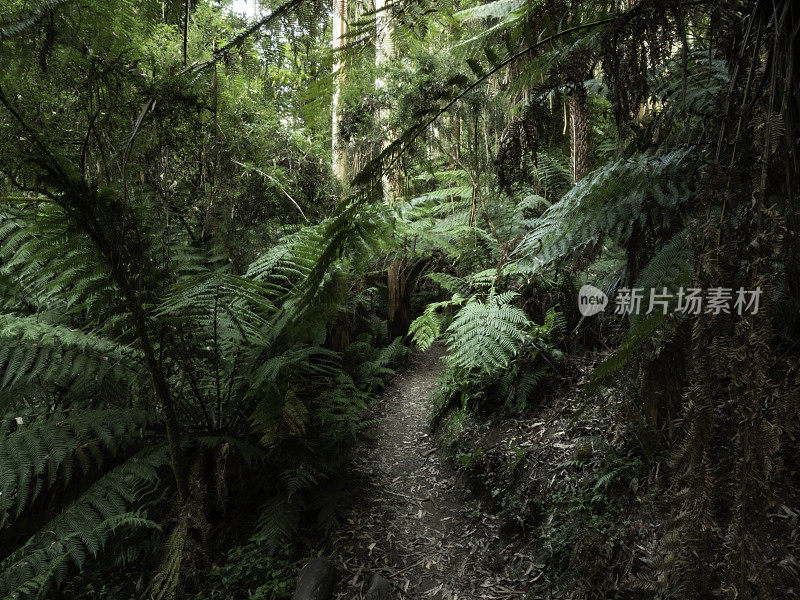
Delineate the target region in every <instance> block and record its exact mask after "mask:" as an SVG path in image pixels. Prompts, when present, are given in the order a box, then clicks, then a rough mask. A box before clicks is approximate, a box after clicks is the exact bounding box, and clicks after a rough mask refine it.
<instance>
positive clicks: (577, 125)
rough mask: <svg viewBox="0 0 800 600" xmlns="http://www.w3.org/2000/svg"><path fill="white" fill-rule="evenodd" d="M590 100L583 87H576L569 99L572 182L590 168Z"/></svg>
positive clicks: (581, 176)
mask: <svg viewBox="0 0 800 600" xmlns="http://www.w3.org/2000/svg"><path fill="white" fill-rule="evenodd" d="M588 100H589V99H588V97H587V96H586V90H584V89H583V86H576V87H575V90H574V91H573V92H572V94H571V95H570V97H569V123H570V140H569V148H570V171H571V173H572V181H578V180H579V179H582V178H583V176H584V175H586V171H587V170H588V168H589V119H588V115H587V113H588V106H589V101H588Z"/></svg>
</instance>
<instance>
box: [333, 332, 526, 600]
mask: <svg viewBox="0 0 800 600" xmlns="http://www.w3.org/2000/svg"><path fill="white" fill-rule="evenodd" d="M441 356H442V351H441V349H439V348H436V347H434V348H432V349H431V350H429V351H427V352H425V353H420V354H415V355H414V356H412V358H411V364H410V365H409V366H408V368H407V369H406V370H405V371H404V372H403V373H401V374H399V375H398V376H397V377H395V378H394V379H393V380H392V382H391V383H390V384H389V386H388V387H387V388H386V390H385V391H384V393H383V394H382V396H381V397H380V398H379V399H378V401H377V402H376V404H375V406H374V415H373V416H374V419H375V423H374V426H373V430H372V436H371V443H370V447H369V448H368V451H367V452H363V453H359V455H360V457H359V459H358V460H357V462H356V463H355V465H354V467H353V470H354V472H353V473H350V474H348V475H347V476H348V477H351V478H352V479H351V481H353V486H354V489H353V498H354V503H353V506H352V507H350V508H349V509H348V510H347V511H346V513H345V515H344V518H343V520H342V525H341V526H340V528H339V529H338V530H337V531H336V532H335V533H334V535H333V536H331V538H330V542H329V544H330V548H329V549H328V550H329V552H328V553H327V555H328V556H332V557H333V559H334V561H335V563H336V566H337V568H338V570H339V573H340V574H342V577H341V579H340V581H339V585H338V586H337V597H339V598H347V600H353V599H355V598H363V597H364V594H365V593H366V591H367V587H368V585H369V581H370V578H371V577H372V575H373V574H375V573H380V574H381V575H383V576H384V577H385V578H386V579H388V580H389V582H390V583H391V584H392V586H393V587H394V588H395V590H396V591H397V592H398V594H397V596H398V597H400V598H413V599H416V598H425V599H428V598H430V599H434V600H436V599H438V600H457V599H459V598H460V599H463V600H471V599H476V600H477V599H491V598H510V597H515V596H518V595H521V594H522V593H524V590H523V589H521V588H522V585H521V583H522V582H524V581H526V580H528V578H527V577H524V576H521V575H523V574H524V575H528V574H529V573H530V571H531V570H532V569H533V562H532V561H533V559H532V557H530V556H527V555H526V554H524V553H523V552H521V551H520V544H519V543H518V542H519V540H517V539H515V538H511V539H506V538H507V536H506V535H504V533H503V530H502V523H501V520H500V518H498V517H496V516H493V515H490V514H487V513H485V512H483V511H482V510H481V508H480V505H479V504H478V503H477V502H475V501H473V500H470V499H469V492H468V490H467V489H465V488H464V487H463V486H462V485H461V483H460V481H459V479H458V477H457V475H456V474H455V473H454V472H452V471H451V470H450V469H449V468H448V467H447V465H445V464H444V462H443V459H442V457H441V455H440V451H439V450H438V449H437V448H436V446H435V444H434V441H433V440H432V439H431V436H430V433H429V431H428V427H427V420H428V412H429V411H430V410H431V404H430V394H431V393H432V392H433V391H434V389H435V387H436V382H437V378H438V376H439V374H440V372H441V370H442V362H441ZM528 581H529V580H528Z"/></svg>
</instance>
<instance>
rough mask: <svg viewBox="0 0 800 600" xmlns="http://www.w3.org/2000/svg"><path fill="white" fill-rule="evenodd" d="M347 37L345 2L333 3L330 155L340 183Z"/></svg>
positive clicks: (343, 172)
mask: <svg viewBox="0 0 800 600" xmlns="http://www.w3.org/2000/svg"><path fill="white" fill-rule="evenodd" d="M346 36H347V0H335V2H334V3H333V102H332V108H331V113H332V123H331V155H332V157H333V158H332V161H333V173H334V175H335V176H336V179H338V180H339V182H340V183H342V184H344V183H345V180H346V178H347V160H346V153H345V144H344V141H343V140H342V133H341V119H342V86H343V85H344V59H343V56H342V48H343V47H344V44H345V37H346Z"/></svg>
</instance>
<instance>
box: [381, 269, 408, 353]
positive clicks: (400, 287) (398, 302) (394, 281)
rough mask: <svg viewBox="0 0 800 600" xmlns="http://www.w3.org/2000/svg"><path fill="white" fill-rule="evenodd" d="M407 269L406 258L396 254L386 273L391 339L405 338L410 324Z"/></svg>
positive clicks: (388, 322) (388, 323) (388, 321)
mask: <svg viewBox="0 0 800 600" xmlns="http://www.w3.org/2000/svg"><path fill="white" fill-rule="evenodd" d="M407 267H408V263H407V261H406V257H405V256H404V255H402V254H398V255H397V256H396V257H395V258H394V260H393V261H392V263H391V264H390V265H389V269H388V271H387V277H386V281H387V292H388V302H387V307H386V308H387V325H388V328H389V337H390V338H392V339H394V338H396V337H398V336H405V335H406V333H408V326H409V325H410V324H411V296H410V292H411V290H410V289H409V285H408V268H407Z"/></svg>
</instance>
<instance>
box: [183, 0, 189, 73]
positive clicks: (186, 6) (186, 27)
mask: <svg viewBox="0 0 800 600" xmlns="http://www.w3.org/2000/svg"><path fill="white" fill-rule="evenodd" d="M188 40H189V0H186V1H185V4H184V7H183V66H184V67H185V66H186V47H187V42H188Z"/></svg>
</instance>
